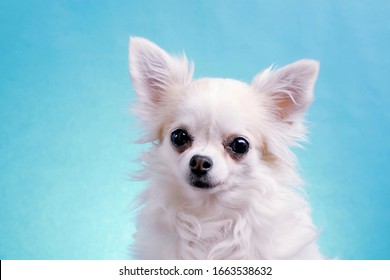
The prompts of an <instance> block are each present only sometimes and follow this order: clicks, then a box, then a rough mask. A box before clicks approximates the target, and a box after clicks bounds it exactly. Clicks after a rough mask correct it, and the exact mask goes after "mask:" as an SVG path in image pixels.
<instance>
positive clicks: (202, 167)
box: [190, 155, 213, 176]
mask: <svg viewBox="0 0 390 280" xmlns="http://www.w3.org/2000/svg"><path fill="white" fill-rule="evenodd" d="M212 167H213V161H212V160H211V158H209V157H206V156H201V155H194V156H193V157H192V158H191V160H190V168H191V172H192V173H194V174H195V175H197V176H202V175H205V174H206V173H207V171H209V170H210V169H211V168H212Z"/></svg>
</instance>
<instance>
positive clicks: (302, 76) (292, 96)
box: [130, 38, 322, 259]
mask: <svg viewBox="0 0 390 280" xmlns="http://www.w3.org/2000/svg"><path fill="white" fill-rule="evenodd" d="M318 70H319V64H318V62H316V61H313V60H300V61H297V62H295V63H292V64H290V65H287V66H285V67H283V68H281V69H278V70H274V69H272V68H271V67H270V68H268V69H266V70H264V71H263V72H261V73H260V74H258V75H257V76H256V77H255V78H254V79H253V82H252V84H251V85H248V84H245V83H243V82H240V81H236V80H231V79H218V78H203V79H199V80H192V74H193V65H192V63H189V62H188V60H187V59H186V57H185V56H184V55H183V56H180V57H175V56H171V55H169V54H168V53H166V52H165V51H164V50H162V49H161V48H159V47H158V46H157V45H155V44H154V43H152V42H150V41H148V40H146V39H142V38H131V39H130V73H131V78H132V83H133V86H134V88H135V91H136V93H137V95H138V102H137V104H136V105H135V108H134V109H135V110H134V111H135V114H136V116H137V117H138V118H139V119H140V120H141V121H142V124H143V127H144V129H145V138H144V139H145V142H152V143H153V144H154V145H153V146H152V148H151V150H150V151H149V152H147V153H145V154H143V156H142V161H143V163H144V167H145V168H144V171H143V173H142V175H141V177H142V179H143V180H146V181H148V184H149V185H148V188H147V189H146V190H145V191H144V192H143V194H142V195H141V203H142V207H141V209H140V213H139V216H138V221H137V231H136V234H135V242H134V244H133V245H132V250H133V254H134V256H135V257H136V258H140V259H319V258H322V255H321V254H320V252H319V250H318V248H317V245H316V238H317V230H316V228H315V226H314V225H313V222H312V219H311V216H310V207H309V205H308V203H307V202H306V200H305V198H304V195H303V192H302V190H301V189H300V186H301V185H302V182H301V180H300V177H299V176H298V174H297V172H296V168H295V157H294V155H293V154H292V152H291V151H290V146H292V145H296V144H297V142H299V141H300V140H304V139H305V128H304V125H303V115H304V113H305V111H306V109H307V108H308V107H309V105H310V103H311V101H312V93H313V88H314V84H315V81H316V78H317V74H318Z"/></svg>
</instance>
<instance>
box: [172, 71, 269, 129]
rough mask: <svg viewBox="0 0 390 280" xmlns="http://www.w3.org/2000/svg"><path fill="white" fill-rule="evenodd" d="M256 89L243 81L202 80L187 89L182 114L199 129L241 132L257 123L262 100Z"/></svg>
mask: <svg viewBox="0 0 390 280" xmlns="http://www.w3.org/2000/svg"><path fill="white" fill-rule="evenodd" d="M259 101H260V100H259V98H258V96H257V94H256V93H255V92H254V91H253V89H252V88H251V87H250V86H249V85H247V84H245V83H243V82H240V81H236V80H229V79H211V78H206V79H200V80H196V81H194V82H192V83H191V84H190V85H189V86H188V87H187V88H186V90H185V92H183V94H182V98H181V100H180V102H179V104H178V117H179V118H180V119H181V121H183V122H185V123H186V124H187V125H188V126H190V127H191V128H194V129H196V130H197V132H203V131H211V132H213V134H215V133H220V134H221V133H222V134H226V133H240V132H242V131H243V130H247V129H248V128H249V127H250V126H252V125H255V122H256V119H258V117H259V114H261V111H262V109H261V104H259V103H261V102H259Z"/></svg>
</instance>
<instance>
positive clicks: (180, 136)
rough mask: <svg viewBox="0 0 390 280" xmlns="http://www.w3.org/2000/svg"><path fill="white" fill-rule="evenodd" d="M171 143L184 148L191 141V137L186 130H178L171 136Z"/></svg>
mask: <svg viewBox="0 0 390 280" xmlns="http://www.w3.org/2000/svg"><path fill="white" fill-rule="evenodd" d="M171 141H172V143H173V145H175V146H176V147H182V146H184V145H186V144H187V143H188V142H190V141H191V138H190V135H189V134H188V132H187V131H185V130H184V129H181V128H179V129H176V130H175V131H174V132H172V134H171Z"/></svg>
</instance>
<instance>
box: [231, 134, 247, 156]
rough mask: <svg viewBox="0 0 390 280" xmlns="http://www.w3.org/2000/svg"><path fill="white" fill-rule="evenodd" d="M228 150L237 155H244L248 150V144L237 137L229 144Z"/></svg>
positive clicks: (243, 139)
mask: <svg viewBox="0 0 390 280" xmlns="http://www.w3.org/2000/svg"><path fill="white" fill-rule="evenodd" d="M230 148H232V150H233V152H235V153H237V154H245V153H246V152H247V151H248V150H249V143H248V141H247V140H246V139H245V138H243V137H237V138H236V139H234V140H233V142H232V143H230Z"/></svg>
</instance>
